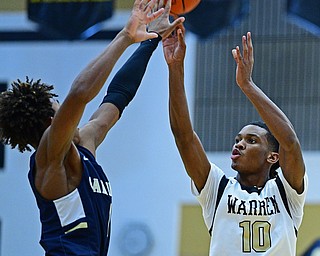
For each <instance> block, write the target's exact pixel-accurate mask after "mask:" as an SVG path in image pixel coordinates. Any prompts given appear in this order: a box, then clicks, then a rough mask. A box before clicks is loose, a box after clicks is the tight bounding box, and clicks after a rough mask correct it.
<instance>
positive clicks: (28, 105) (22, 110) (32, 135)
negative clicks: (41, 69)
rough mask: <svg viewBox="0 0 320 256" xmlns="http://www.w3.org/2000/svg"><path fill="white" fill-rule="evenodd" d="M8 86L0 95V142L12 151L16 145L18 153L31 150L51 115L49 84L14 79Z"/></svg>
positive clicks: (50, 87) (27, 79) (52, 113)
mask: <svg viewBox="0 0 320 256" xmlns="http://www.w3.org/2000/svg"><path fill="white" fill-rule="evenodd" d="M11 87H12V88H9V89H8V90H6V91H4V92H2V93H1V94H0V129H1V130H0V131H1V136H0V141H1V142H2V143H4V144H7V145H11V147H12V148H15V147H16V146H18V149H19V151H20V152H24V151H25V150H27V151H31V148H30V147H29V145H32V144H33V143H36V144H38V143H39V141H40V139H41V137H42V135H43V133H44V131H45V129H46V128H47V121H48V119H49V118H50V117H53V115H54V110H53V109H52V103H51V101H50V99H51V98H53V97H56V96H57V95H56V94H54V93H51V90H52V89H53V85H47V84H44V83H41V80H40V79H39V80H37V81H33V79H31V80H29V78H28V77H26V81H25V82H21V81H20V80H19V79H17V81H14V82H12V83H11Z"/></svg>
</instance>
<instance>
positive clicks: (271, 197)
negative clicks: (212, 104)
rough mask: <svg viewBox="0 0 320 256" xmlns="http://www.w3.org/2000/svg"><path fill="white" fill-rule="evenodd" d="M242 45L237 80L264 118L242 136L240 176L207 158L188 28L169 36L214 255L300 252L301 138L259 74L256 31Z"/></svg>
mask: <svg viewBox="0 0 320 256" xmlns="http://www.w3.org/2000/svg"><path fill="white" fill-rule="evenodd" d="M242 47H243V52H242V53H241V52H240V48H239V47H238V46H237V47H236V48H235V49H233V50H232V54H233V57H234V59H235V61H236V64H237V70H236V81H237V84H238V86H239V88H240V89H241V90H242V92H243V93H244V94H245V95H246V97H247V98H248V99H249V100H250V101H251V103H252V105H253V106H254V107H255V109H256V110H257V112H258V113H259V115H260V117H261V119H262V120H263V122H253V123H251V124H248V125H246V126H244V127H243V128H242V129H241V130H240V131H239V133H238V134H237V135H236V136H235V142H234V145H233V149H232V153H231V161H232V164H231V167H232V168H233V169H234V170H235V171H236V175H235V177H229V178H227V177H226V176H225V174H224V172H223V171H222V170H221V169H219V167H217V166H216V165H215V164H214V163H211V162H210V161H209V160H208V158H207V156H206V153H205V151H204V149H203V146H202V144H201V141H200V140H199V138H198V136H197V134H196V133H195V131H194V130H193V127H192V124H191V120H190V116H189V111H188V106H187V99H186V95H185V89H184V58H185V52H186V45H185V41H184V28H183V27H181V28H179V29H178V30H177V33H175V34H174V35H172V36H171V37H169V38H167V39H165V40H164V41H163V50H164V56H165V59H166V62H167V64H168V68H169V94H170V95H169V113H170V123H171V129H172V132H173V135H174V138H175V142H176V145H177V147H178V150H179V153H180V155H181V158H182V161H183V163H184V166H185V169H186V171H187V173H188V175H189V176H190V178H191V179H192V192H193V194H194V195H195V196H196V197H197V199H198V201H199V203H200V205H201V207H202V210H203V218H204V221H205V224H206V226H207V228H208V231H209V233H210V235H211V244H210V256H213V255H218V256H220V255H224V256H225V255H232V256H235V255H275V256H294V255H296V240H297V231H298V228H299V226H300V224H301V221H302V216H303V205H304V203H305V197H306V191H307V176H306V173H305V165H304V161H303V157H302V152H301V148H300V143H299V140H298V137H297V135H296V133H295V131H294V129H293V126H292V124H291V123H290V121H289V120H288V118H287V117H286V116H285V114H284V113H283V112H282V111H281V110H280V109H279V107H277V106H276V104H274V103H273V102H272V101H271V100H270V99H269V98H268V97H267V96H266V94H265V93H264V92H263V91H262V90H261V89H260V88H259V87H258V86H257V85H256V84H255V83H254V82H253V80H252V76H251V75H252V69H253V62H254V58H253V46H252V40H251V34H250V32H248V33H247V35H246V36H243V37H242ZM212 86H214V85H212ZM217 139H219V138H217ZM279 166H280V169H279V170H278V171H275V170H276V169H277V168H278V167H279Z"/></svg>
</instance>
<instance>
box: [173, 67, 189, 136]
mask: <svg viewBox="0 0 320 256" xmlns="http://www.w3.org/2000/svg"><path fill="white" fill-rule="evenodd" d="M169 115H170V125H171V130H172V132H173V134H174V136H175V138H176V139H178V140H185V139H188V138H189V139H192V137H193V129H192V124H191V120H190V114H189V109H188V103H187V97H186V93H185V88H184V66H183V63H174V64H170V65H169Z"/></svg>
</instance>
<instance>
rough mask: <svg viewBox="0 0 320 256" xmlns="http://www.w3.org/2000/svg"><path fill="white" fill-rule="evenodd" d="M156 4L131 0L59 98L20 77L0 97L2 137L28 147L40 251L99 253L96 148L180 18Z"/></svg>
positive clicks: (106, 202) (101, 217)
mask: <svg viewBox="0 0 320 256" xmlns="http://www.w3.org/2000/svg"><path fill="white" fill-rule="evenodd" d="M162 5H163V2H162V1H160V2H157V1H155V0H152V1H148V0H136V1H135V3H134V7H133V10H132V13H131V16H130V18H129V20H128V22H127V24H126V26H125V27H124V28H123V29H122V30H121V31H120V32H119V33H118V35H117V36H116V37H115V38H114V39H113V40H112V41H111V42H110V44H109V45H108V47H107V48H106V49H105V50H104V51H103V52H102V53H101V54H100V55H99V56H98V57H97V58H96V59H95V60H93V61H92V62H91V63H90V64H89V65H88V66H87V67H86V68H85V69H84V70H83V71H82V72H81V73H80V74H79V75H78V77H77V78H76V79H75V80H74V82H73V84H72V86H71V89H70V91H69V93H68V95H67V96H66V98H65V100H64V101H63V103H62V104H61V105H59V104H58V102H57V101H55V100H54V97H55V96H56V95H55V94H54V93H52V92H51V91H52V89H53V86H51V85H47V84H44V83H41V81H40V80H38V81H33V80H29V79H28V78H27V80H26V81H25V82H21V81H20V80H18V81H17V82H14V83H13V84H12V88H11V89H9V90H7V91H5V92H3V93H2V94H1V96H0V126H1V131H2V133H1V140H2V142H4V143H6V144H9V145H11V146H12V148H15V147H16V146H17V147H18V149H19V151H21V152H24V151H26V150H31V148H34V149H35V152H34V153H33V154H32V156H31V158H30V171H29V175H28V177H29V181H30V184H31V187H32V190H33V192H34V195H35V198H36V201H37V205H38V207H39V210H40V219H41V224H42V233H41V240H40V244H41V245H42V247H43V248H44V250H45V252H46V255H50V256H52V255H57V256H61V255H64V256H71V255H77V256H81V255H83V256H84V255H86V256H89V255H90V256H105V255H107V252H108V247H109V239H110V218H111V200H112V193H111V188H110V184H109V180H108V179H107V176H106V174H105V173H104V171H103V170H102V168H101V166H100V165H99V164H98V163H97V162H96V159H95V155H96V150H97V147H98V146H99V145H100V144H101V143H102V141H103V140H104V138H105V136H106V134H107V133H108V131H109V130H110V129H111V127H112V126H113V125H114V124H115V123H116V122H117V120H118V119H119V117H120V116H121V114H122V112H123V110H124V108H125V107H126V106H127V105H128V104H129V102H130V101H131V100H132V98H133V97H134V95H135V93H136V91H137V89H138V87H139V85H140V82H141V80H142V78H143V75H144V73H145V70H146V66H147V64H148V61H149V59H150V57H151V55H152V53H153V51H154V50H155V49H156V47H157V45H158V42H159V41H160V40H161V37H162V38H165V37H166V36H168V35H169V34H170V33H171V32H172V31H173V30H174V28H175V27H176V26H177V25H178V24H180V23H182V22H183V20H184V18H180V19H178V20H175V21H173V22H172V23H170V22H169V11H170V5H171V2H170V1H167V3H166V5H165V6H164V8H162ZM158 7H161V8H158ZM147 24H149V25H148V31H149V32H147V30H146V25H147ZM141 41H142V43H141V44H140V46H139V47H138V48H137V50H136V51H135V52H134V53H133V55H132V56H131V57H130V59H129V60H128V61H127V62H126V63H125V64H124V66H123V67H122V68H121V69H120V70H119V71H118V72H117V74H116V75H115V77H114V78H113V80H112V81H111V83H110V85H109V87H108V91H107V94H106V96H105V97H104V99H103V101H102V103H101V105H100V106H99V108H98V109H97V111H96V112H95V113H94V114H93V115H92V117H91V119H90V121H89V122H88V123H87V124H86V125H84V126H83V127H82V128H80V129H78V128H77V126H78V124H79V122H80V119H81V117H82V115H83V112H84V109H85V107H86V105H87V103H89V102H90V101H91V100H92V99H93V98H94V97H95V96H96V95H97V94H98V92H99V91H100V90H101V88H102V87H103V85H104V83H105V82H106V79H107V77H108V75H109V74H110V72H111V70H112V68H113V67H114V65H115V63H116V61H117V60H118V59H119V57H120V56H121V54H122V53H123V52H124V50H125V49H126V48H127V47H128V46H130V45H132V44H133V43H136V42H141Z"/></svg>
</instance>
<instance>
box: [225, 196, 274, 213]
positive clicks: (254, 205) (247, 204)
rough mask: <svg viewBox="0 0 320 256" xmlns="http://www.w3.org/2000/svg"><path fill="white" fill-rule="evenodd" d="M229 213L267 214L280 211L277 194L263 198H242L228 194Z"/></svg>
mask: <svg viewBox="0 0 320 256" xmlns="http://www.w3.org/2000/svg"><path fill="white" fill-rule="evenodd" d="M228 213H229V214H242V215H255V216H267V215H273V214H277V213H280V210H279V207H278V203H277V200H276V197H275V195H273V196H272V197H265V198H264V199H263V200H246V201H245V200H240V199H239V198H237V197H236V196H233V195H228Z"/></svg>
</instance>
